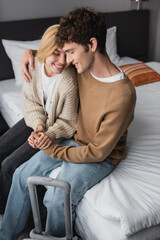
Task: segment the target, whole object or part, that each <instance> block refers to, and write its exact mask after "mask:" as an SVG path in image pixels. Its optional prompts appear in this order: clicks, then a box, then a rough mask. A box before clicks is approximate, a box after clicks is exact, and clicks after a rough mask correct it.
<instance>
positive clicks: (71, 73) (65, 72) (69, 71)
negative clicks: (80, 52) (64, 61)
mask: <svg viewBox="0 0 160 240" xmlns="http://www.w3.org/2000/svg"><path fill="white" fill-rule="evenodd" d="M61 75H62V76H64V77H67V76H69V77H71V76H73V77H74V78H75V77H76V70H75V69H74V67H73V66H69V67H67V68H65V69H64V70H63V72H62V73H61Z"/></svg>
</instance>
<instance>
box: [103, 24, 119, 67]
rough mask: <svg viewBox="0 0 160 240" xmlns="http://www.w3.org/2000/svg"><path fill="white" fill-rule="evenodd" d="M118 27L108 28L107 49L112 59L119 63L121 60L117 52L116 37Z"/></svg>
mask: <svg viewBox="0 0 160 240" xmlns="http://www.w3.org/2000/svg"><path fill="white" fill-rule="evenodd" d="M116 31H117V27H116V26H114V27H111V28H108V29H107V37H106V51H107V53H108V56H109V58H110V60H111V61H112V62H113V63H114V64H117V62H118V61H119V60H120V56H119V55H118V54H117V38H116Z"/></svg>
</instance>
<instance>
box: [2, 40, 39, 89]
mask: <svg viewBox="0 0 160 240" xmlns="http://www.w3.org/2000/svg"><path fill="white" fill-rule="evenodd" d="M2 44H3V46H4V48H5V51H6V53H7V55H8V57H9V58H10V59H11V62H12V67H13V71H14V75H15V80H16V85H21V84H23V82H24V79H23V77H22V75H21V70H20V61H21V58H22V55H23V53H24V51H25V50H26V49H35V50H37V49H38V48H39V45H40V40H35V41H15V40H5V39H2Z"/></svg>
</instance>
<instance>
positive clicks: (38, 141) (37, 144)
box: [28, 131, 52, 150]
mask: <svg viewBox="0 0 160 240" xmlns="http://www.w3.org/2000/svg"><path fill="white" fill-rule="evenodd" d="M28 143H29V145H30V146H31V147H33V148H39V149H42V150H45V149H47V148H48V147H50V146H51V144H52V141H51V139H50V138H49V137H48V136H47V135H46V134H45V133H44V132H39V131H34V132H32V133H31V135H30V136H29V138H28Z"/></svg>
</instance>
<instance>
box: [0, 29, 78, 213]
mask: <svg viewBox="0 0 160 240" xmlns="http://www.w3.org/2000/svg"><path fill="white" fill-rule="evenodd" d="M58 27H59V25H53V26H51V27H49V28H48V29H47V30H46V32H45V33H44V35H43V36H42V39H41V43H40V47H39V50H38V51H37V54H36V57H35V68H34V69H32V70H30V74H31V76H32V81H30V82H29V83H27V82H24V85H23V112H24V119H22V120H21V121H20V122H18V123H17V124H16V125H15V126H13V127H12V128H11V129H9V130H8V131H7V132H6V133H5V134H4V135H3V136H2V137H1V138H0V161H1V172H0V192H1V195H0V213H1V214H3V212H4V208H5V205H6V201H7V197H8V193H9V189H10V186H11V182H12V175H13V173H14V171H15V170H16V168H17V167H19V166H20V165H21V164H22V163H24V162H26V161H27V160H28V159H30V158H31V157H32V156H33V155H34V154H35V153H37V152H38V151H39V149H46V148H48V147H49V146H50V145H51V144H52V143H58V142H60V141H61V140H62V139H64V138H65V139H67V138H71V137H72V136H73V134H74V132H75V129H76V120H77V106H78V97H77V80H76V73H75V70H74V69H73V68H72V67H67V65H66V54H65V52H64V51H63V50H62V49H61V48H59V47H58V45H57V44H56V34H57V31H58Z"/></svg>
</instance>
